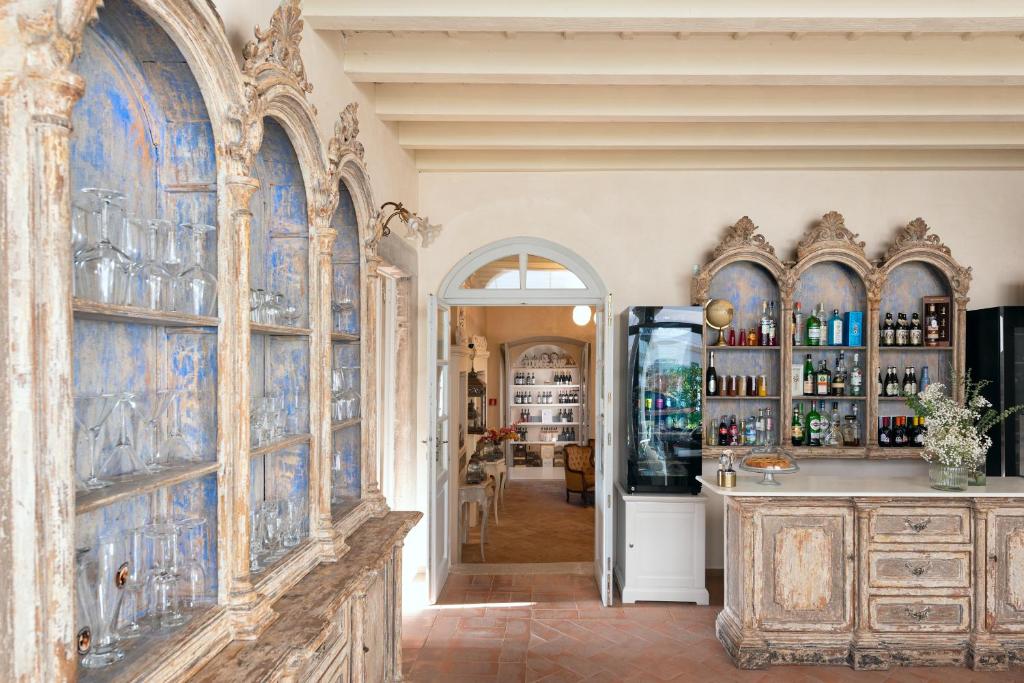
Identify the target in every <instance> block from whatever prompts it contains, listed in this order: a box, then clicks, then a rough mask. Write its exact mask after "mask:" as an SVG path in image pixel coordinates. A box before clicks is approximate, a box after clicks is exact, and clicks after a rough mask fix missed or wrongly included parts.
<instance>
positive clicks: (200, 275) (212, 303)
mask: <svg viewBox="0 0 1024 683" xmlns="http://www.w3.org/2000/svg"><path fill="white" fill-rule="evenodd" d="M181 227H182V228H184V229H185V230H186V231H187V232H188V234H189V236H190V237H191V242H192V253H191V256H192V263H191V265H190V266H189V267H188V268H187V269H185V271H184V272H182V274H181V275H179V276H178V282H179V291H178V295H179V304H178V308H179V310H182V311H185V312H186V313H191V314H192V315H207V316H209V315H216V314H217V278H215V277H214V276H213V275H212V274H211V273H208V272H207V271H206V270H204V269H203V241H204V239H205V237H206V233H208V232H213V231H214V230H216V228H214V227H213V226H212V225H203V224H202V223H185V224H183V225H182V226H181Z"/></svg>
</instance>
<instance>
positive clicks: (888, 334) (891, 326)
mask: <svg viewBox="0 0 1024 683" xmlns="http://www.w3.org/2000/svg"><path fill="white" fill-rule="evenodd" d="M879 342H880V344H881V345H882V346H895V345H896V323H894V322H893V319H892V313H886V314H885V322H883V323H882V338H881V339H880V340H879Z"/></svg>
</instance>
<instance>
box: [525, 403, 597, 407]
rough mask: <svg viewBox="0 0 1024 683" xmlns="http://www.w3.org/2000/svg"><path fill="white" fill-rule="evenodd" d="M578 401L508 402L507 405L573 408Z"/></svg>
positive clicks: (578, 404)
mask: <svg viewBox="0 0 1024 683" xmlns="http://www.w3.org/2000/svg"><path fill="white" fill-rule="evenodd" d="M580 405H582V404H580V403H510V404H509V407H511V408H515V407H516V406H522V407H524V408H531V407H532V408H573V407H577V406H580Z"/></svg>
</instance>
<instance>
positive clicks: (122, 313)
mask: <svg viewBox="0 0 1024 683" xmlns="http://www.w3.org/2000/svg"><path fill="white" fill-rule="evenodd" d="M71 311H72V313H73V314H74V317H75V318H76V319H78V320H103V321H105V322H117V323H135V324H136V325H159V326H162V327H217V325H219V324H220V320H219V319H217V318H214V317H210V316H205V315H189V314H188V313H176V312H174V311H154V310H150V309H148V308H139V307H137V306H115V305H113V304H98V303H96V302H94V301H88V300H86V299H78V298H76V299H72V302H71Z"/></svg>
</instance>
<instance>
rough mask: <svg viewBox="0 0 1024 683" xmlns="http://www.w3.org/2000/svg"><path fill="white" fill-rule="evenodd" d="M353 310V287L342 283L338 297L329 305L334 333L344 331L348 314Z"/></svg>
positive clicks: (349, 283)
mask: <svg viewBox="0 0 1024 683" xmlns="http://www.w3.org/2000/svg"><path fill="white" fill-rule="evenodd" d="M354 309H355V286H354V285H353V284H352V283H351V282H348V281H345V282H343V283H342V285H341V288H340V290H339V291H338V296H337V297H335V300H334V302H333V303H332V304H331V312H332V313H333V315H332V322H333V323H334V331H335V332H344V331H345V321H346V319H347V317H348V314H349V313H350V312H352V310H354Z"/></svg>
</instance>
